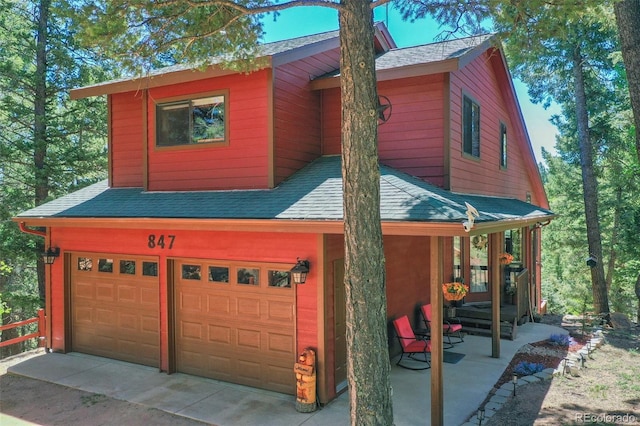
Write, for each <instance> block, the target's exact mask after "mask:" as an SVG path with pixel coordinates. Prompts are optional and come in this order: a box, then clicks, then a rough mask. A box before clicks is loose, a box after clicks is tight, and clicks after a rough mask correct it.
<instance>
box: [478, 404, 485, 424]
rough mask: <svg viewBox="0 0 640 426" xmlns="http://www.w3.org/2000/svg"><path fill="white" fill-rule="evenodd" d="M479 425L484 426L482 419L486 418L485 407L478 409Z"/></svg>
mask: <svg viewBox="0 0 640 426" xmlns="http://www.w3.org/2000/svg"><path fill="white" fill-rule="evenodd" d="M477 418H478V426H482V421H483V420H484V408H481V409H479V410H478V415H477Z"/></svg>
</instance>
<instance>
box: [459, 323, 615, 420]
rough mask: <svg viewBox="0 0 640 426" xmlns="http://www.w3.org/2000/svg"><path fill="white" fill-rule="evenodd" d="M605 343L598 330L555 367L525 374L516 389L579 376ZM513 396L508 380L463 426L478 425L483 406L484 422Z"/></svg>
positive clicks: (493, 390)
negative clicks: (554, 378) (479, 412)
mask: <svg viewBox="0 0 640 426" xmlns="http://www.w3.org/2000/svg"><path fill="white" fill-rule="evenodd" d="M603 344H604V336H603V334H602V331H601V330H598V331H596V332H595V333H594V335H593V337H592V338H591V339H590V340H589V341H588V342H587V343H586V344H585V345H584V346H583V347H582V349H580V350H579V351H577V352H572V353H569V354H568V355H567V357H566V358H565V359H564V360H563V361H561V362H560V365H558V366H557V367H556V368H555V369H553V368H546V369H544V370H542V371H541V372H539V373H535V374H532V375H530V376H523V377H520V378H518V383H517V384H516V390H517V389H519V388H520V387H522V386H524V385H528V384H529V383H535V382H541V381H544V380H550V379H552V378H553V377H554V376H562V375H564V374H570V375H572V376H577V375H578V371H579V370H580V369H581V368H582V366H583V360H585V361H586V359H587V358H588V357H589V355H590V354H591V353H592V352H593V351H594V350H596V349H597V348H600V347H601V346H602V345H603ZM512 396H513V383H511V382H508V383H504V384H503V385H502V386H500V388H498V389H492V390H491V392H490V393H489V395H488V397H489V401H487V402H486V403H484V402H483V405H481V406H480V407H478V410H476V412H475V413H474V414H473V415H472V416H471V417H470V418H469V419H468V420H467V422H466V423H463V424H462V425H461V426H477V425H478V424H479V423H480V421H479V420H478V416H477V413H478V411H479V410H480V409H481V408H484V420H483V423H484V422H486V421H488V420H489V419H490V418H491V417H493V415H494V414H495V413H496V412H497V411H498V410H500V409H501V408H502V407H503V405H504V404H506V403H507V401H509V399H511V397H512Z"/></svg>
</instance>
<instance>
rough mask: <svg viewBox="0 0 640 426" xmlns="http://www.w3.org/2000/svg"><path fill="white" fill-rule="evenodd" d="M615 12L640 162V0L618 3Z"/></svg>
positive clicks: (624, 0)
mask: <svg viewBox="0 0 640 426" xmlns="http://www.w3.org/2000/svg"><path fill="white" fill-rule="evenodd" d="M614 10H615V14H616V23H617V25H618V33H619V35H620V45H621V46H620V47H621V50H622V58H623V60H624V67H625V69H626V71H627V81H628V82H629V94H630V95H631V107H632V109H633V117H634V121H635V124H636V151H637V154H638V161H639V162H640V49H639V46H640V0H621V1H617V2H615V6H614Z"/></svg>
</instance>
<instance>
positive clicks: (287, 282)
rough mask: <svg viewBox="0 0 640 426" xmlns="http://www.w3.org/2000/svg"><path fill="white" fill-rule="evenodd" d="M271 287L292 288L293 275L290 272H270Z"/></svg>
mask: <svg viewBox="0 0 640 426" xmlns="http://www.w3.org/2000/svg"><path fill="white" fill-rule="evenodd" d="M267 275H268V277H269V287H280V288H284V287H291V273H290V272H289V271H274V270H269V272H268V274H267Z"/></svg>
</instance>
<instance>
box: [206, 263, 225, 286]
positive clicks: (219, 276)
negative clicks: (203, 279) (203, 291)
mask: <svg viewBox="0 0 640 426" xmlns="http://www.w3.org/2000/svg"><path fill="white" fill-rule="evenodd" d="M209 281H210V282H214V283H219V284H228V283H229V268H228V267H225V266H209Z"/></svg>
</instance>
